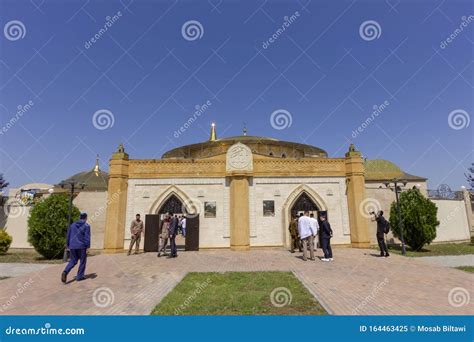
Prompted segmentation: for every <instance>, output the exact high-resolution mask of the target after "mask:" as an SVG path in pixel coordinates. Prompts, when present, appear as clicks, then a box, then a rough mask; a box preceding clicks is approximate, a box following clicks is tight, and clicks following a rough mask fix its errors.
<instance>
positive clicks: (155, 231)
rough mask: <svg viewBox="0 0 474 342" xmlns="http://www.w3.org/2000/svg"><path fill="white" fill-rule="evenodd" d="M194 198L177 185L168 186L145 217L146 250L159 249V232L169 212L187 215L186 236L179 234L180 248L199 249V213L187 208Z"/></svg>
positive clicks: (177, 241)
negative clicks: (190, 211) (189, 211)
mask: <svg viewBox="0 0 474 342" xmlns="http://www.w3.org/2000/svg"><path fill="white" fill-rule="evenodd" d="M192 203H193V202H192V200H191V199H190V198H189V197H188V196H187V195H186V194H185V193H184V192H183V191H181V190H180V189H179V188H177V187H176V186H174V185H173V186H170V187H169V188H167V189H166V190H165V191H164V192H163V193H162V194H161V196H159V197H158V199H157V200H156V201H155V202H154V203H153V204H152V206H151V207H150V210H149V214H147V215H146V217H145V252H156V251H157V250H158V241H159V234H160V233H161V230H162V226H163V219H164V218H165V215H166V214H167V213H172V214H173V215H174V216H177V217H180V216H183V217H186V234H185V235H186V236H185V237H183V236H182V235H178V236H177V237H176V244H177V247H178V251H179V250H192V251H197V250H199V214H200V213H198V212H196V213H191V214H190V213H188V210H187V208H188V207H189V206H190V204H191V205H192Z"/></svg>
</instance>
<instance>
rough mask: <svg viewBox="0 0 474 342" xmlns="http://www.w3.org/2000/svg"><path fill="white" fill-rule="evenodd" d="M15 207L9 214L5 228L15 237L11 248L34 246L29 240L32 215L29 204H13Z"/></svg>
mask: <svg viewBox="0 0 474 342" xmlns="http://www.w3.org/2000/svg"><path fill="white" fill-rule="evenodd" d="M12 206H14V208H10V210H12V214H11V215H9V216H8V218H7V221H6V223H5V229H6V231H7V233H8V234H10V235H11V237H12V238H13V240H12V243H11V245H10V248H33V246H32V245H30V243H29V242H28V217H29V216H30V209H31V207H29V206H22V205H18V204H16V203H15V204H12Z"/></svg>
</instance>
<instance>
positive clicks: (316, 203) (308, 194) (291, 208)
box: [283, 184, 328, 247]
mask: <svg viewBox="0 0 474 342" xmlns="http://www.w3.org/2000/svg"><path fill="white" fill-rule="evenodd" d="M305 211H309V212H310V213H313V214H314V216H315V217H317V219H318V221H319V217H318V216H319V214H321V213H323V214H325V215H326V217H327V216H328V210H327V205H326V203H325V202H324V200H323V199H322V198H321V196H320V195H319V194H318V193H317V192H316V191H315V190H313V189H312V188H310V187H309V186H307V185H305V184H302V185H299V186H298V187H296V188H295V189H294V190H293V191H292V192H291V194H290V195H289V196H288V198H287V200H286V201H285V204H284V205H283V237H284V240H283V241H285V243H284V244H285V246H286V247H289V246H290V243H291V237H290V233H289V231H288V227H289V224H290V221H291V218H292V216H297V215H299V214H301V213H304V212H305Z"/></svg>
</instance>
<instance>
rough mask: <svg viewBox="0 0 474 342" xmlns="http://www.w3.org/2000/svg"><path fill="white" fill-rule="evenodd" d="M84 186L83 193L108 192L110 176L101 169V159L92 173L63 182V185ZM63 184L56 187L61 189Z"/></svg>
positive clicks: (87, 172) (84, 173)
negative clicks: (72, 183) (74, 184)
mask: <svg viewBox="0 0 474 342" xmlns="http://www.w3.org/2000/svg"><path fill="white" fill-rule="evenodd" d="M71 182H74V183H76V184H79V185H81V184H84V185H85V187H84V189H81V191H107V189H108V185H109V174H108V173H107V172H105V171H102V170H101V169H100V167H99V158H98V157H97V160H96V164H95V166H94V168H93V169H92V170H90V171H84V172H79V173H76V174H75V175H73V176H71V177H69V178H67V179H65V180H63V181H62V182H61V183H71ZM61 183H60V184H58V185H56V187H60V186H61Z"/></svg>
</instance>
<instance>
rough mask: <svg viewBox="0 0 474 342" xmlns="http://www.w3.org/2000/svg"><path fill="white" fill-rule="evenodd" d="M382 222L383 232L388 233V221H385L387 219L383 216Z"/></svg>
mask: <svg viewBox="0 0 474 342" xmlns="http://www.w3.org/2000/svg"><path fill="white" fill-rule="evenodd" d="M383 221H384V222H383V223H384V226H383V232H384V233H385V234H388V232H389V231H390V222H388V221H387V219H386V218H385V217H384V219H383Z"/></svg>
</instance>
